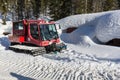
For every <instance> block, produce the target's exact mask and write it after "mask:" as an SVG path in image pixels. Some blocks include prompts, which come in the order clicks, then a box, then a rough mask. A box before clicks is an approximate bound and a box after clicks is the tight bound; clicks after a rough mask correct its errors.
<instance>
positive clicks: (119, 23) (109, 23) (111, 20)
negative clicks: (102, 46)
mask: <svg viewBox="0 0 120 80" xmlns="http://www.w3.org/2000/svg"><path fill="white" fill-rule="evenodd" d="M96 36H97V38H98V39H99V40H100V41H102V42H108V41H110V40H112V39H114V38H120V11H117V12H115V13H112V14H107V15H104V16H102V17H101V18H100V20H99V22H98V24H97V27H96Z"/></svg>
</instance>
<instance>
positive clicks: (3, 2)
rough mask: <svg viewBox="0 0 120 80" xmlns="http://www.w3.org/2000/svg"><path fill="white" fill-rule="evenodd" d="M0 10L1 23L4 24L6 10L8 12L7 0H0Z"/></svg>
mask: <svg viewBox="0 0 120 80" xmlns="http://www.w3.org/2000/svg"><path fill="white" fill-rule="evenodd" d="M0 5H1V6H0V10H1V12H2V15H3V17H2V21H3V24H4V25H5V24H6V16H7V12H8V1H7V0H0Z"/></svg>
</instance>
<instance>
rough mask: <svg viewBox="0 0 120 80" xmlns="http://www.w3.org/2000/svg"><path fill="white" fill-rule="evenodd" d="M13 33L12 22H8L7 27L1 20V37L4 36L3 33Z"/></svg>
mask: <svg viewBox="0 0 120 80" xmlns="http://www.w3.org/2000/svg"><path fill="white" fill-rule="evenodd" d="M11 31H12V22H11V21H7V22H6V25H3V24H2V20H1V19H0V35H1V34H3V32H9V33H11Z"/></svg>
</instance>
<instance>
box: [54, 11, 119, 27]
mask: <svg viewBox="0 0 120 80" xmlns="http://www.w3.org/2000/svg"><path fill="white" fill-rule="evenodd" d="M118 11H119V10H115V11H107V12H100V13H92V14H80V15H72V16H68V17H66V18H63V19H60V20H58V21H56V22H57V23H59V24H60V26H61V28H62V29H66V28H68V27H79V26H81V25H86V26H96V24H97V23H98V20H99V19H100V18H101V16H103V15H106V14H109V13H115V12H118Z"/></svg>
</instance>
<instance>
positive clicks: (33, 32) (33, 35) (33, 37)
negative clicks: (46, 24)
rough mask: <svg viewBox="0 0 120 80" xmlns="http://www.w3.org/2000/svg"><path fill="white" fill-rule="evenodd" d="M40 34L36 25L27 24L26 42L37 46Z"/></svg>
mask: <svg viewBox="0 0 120 80" xmlns="http://www.w3.org/2000/svg"><path fill="white" fill-rule="evenodd" d="M39 36H40V32H39V28H38V24H37V23H30V24H29V39H28V41H29V42H30V43H32V44H35V45H39V43H40V37H39Z"/></svg>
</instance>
